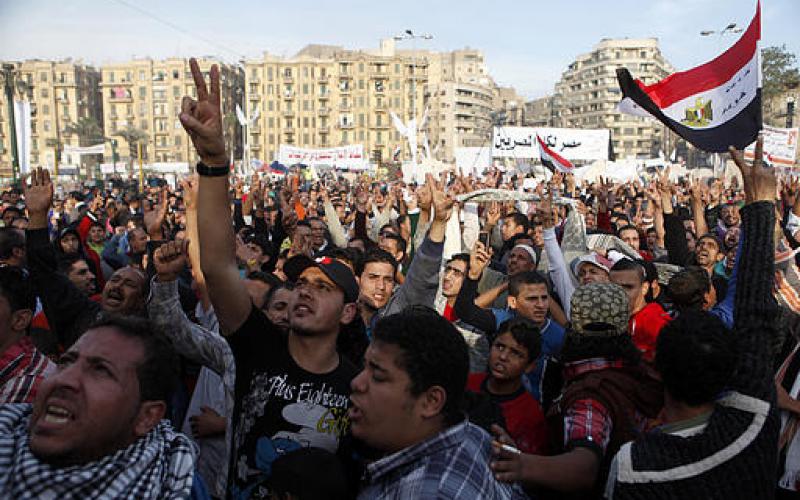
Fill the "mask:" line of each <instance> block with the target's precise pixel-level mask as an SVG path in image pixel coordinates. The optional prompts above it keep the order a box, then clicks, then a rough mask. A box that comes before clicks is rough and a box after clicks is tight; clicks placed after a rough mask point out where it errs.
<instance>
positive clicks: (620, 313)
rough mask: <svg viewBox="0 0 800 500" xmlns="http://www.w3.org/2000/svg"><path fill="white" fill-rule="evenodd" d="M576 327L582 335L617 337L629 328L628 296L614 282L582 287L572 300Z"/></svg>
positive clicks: (573, 320)
mask: <svg viewBox="0 0 800 500" xmlns="http://www.w3.org/2000/svg"><path fill="white" fill-rule="evenodd" d="M570 305H571V311H570V319H571V321H572V330H573V331H574V332H575V333H577V334H578V335H586V336H595V337H613V336H617V335H623V334H625V333H626V332H627V331H628V296H627V295H626V294H625V290H624V289H623V288H622V287H621V286H619V285H615V284H614V283H590V284H588V285H584V286H581V287H578V288H577V289H576V290H575V293H573V294H572V300H571V302H570Z"/></svg>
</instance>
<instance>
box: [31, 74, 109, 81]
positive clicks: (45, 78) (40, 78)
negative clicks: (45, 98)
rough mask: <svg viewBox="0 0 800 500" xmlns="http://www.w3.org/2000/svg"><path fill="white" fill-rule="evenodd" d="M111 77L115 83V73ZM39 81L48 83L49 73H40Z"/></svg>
mask: <svg viewBox="0 0 800 500" xmlns="http://www.w3.org/2000/svg"><path fill="white" fill-rule="evenodd" d="M111 75H112V77H111V81H112V82H113V81H114V77H113V75H114V73H111ZM39 81H41V82H46V81H47V73H45V72H41V73H39Z"/></svg>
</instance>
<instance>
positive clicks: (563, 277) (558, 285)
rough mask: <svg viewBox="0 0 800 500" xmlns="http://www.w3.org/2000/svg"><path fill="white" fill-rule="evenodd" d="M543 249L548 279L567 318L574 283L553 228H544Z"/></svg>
mask: <svg viewBox="0 0 800 500" xmlns="http://www.w3.org/2000/svg"><path fill="white" fill-rule="evenodd" d="M544 250H545V252H547V262H549V264H550V279H551V280H552V281H553V287H554V288H555V290H556V293H557V294H558V296H559V298H560V299H561V303H562V304H563V305H564V314H565V315H566V316H567V318H569V314H570V310H569V301H570V299H571V298H572V294H573V292H575V285H574V284H573V283H572V278H571V277H570V275H569V270H568V269H567V263H566V261H565V260H564V254H562V253H561V248H560V247H559V246H558V240H557V239H556V230H555V228H552V227H550V228H547V229H545V230H544Z"/></svg>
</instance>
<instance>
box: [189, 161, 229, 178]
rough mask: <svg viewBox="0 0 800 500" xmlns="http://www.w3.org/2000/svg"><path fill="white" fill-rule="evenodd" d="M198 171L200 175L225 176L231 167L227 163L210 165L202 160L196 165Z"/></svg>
mask: <svg viewBox="0 0 800 500" xmlns="http://www.w3.org/2000/svg"><path fill="white" fill-rule="evenodd" d="M195 169H196V170H197V173H198V174H199V175H203V176H206V177H224V176H226V175H228V174H230V172H231V169H230V167H228V166H227V165H225V166H224V167H209V166H208V165H206V164H205V163H203V162H202V161H198V162H197V167H195Z"/></svg>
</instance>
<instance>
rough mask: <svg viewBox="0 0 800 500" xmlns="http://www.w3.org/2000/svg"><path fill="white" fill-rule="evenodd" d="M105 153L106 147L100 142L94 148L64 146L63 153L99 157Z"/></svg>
mask: <svg viewBox="0 0 800 500" xmlns="http://www.w3.org/2000/svg"><path fill="white" fill-rule="evenodd" d="M105 151H106V145H105V143H102V142H101V143H100V144H95V145H94V146H64V153H66V154H72V155H101V154H103V153H105Z"/></svg>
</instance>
